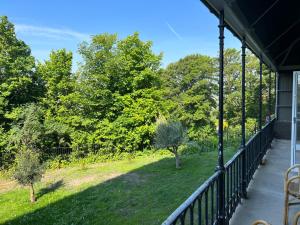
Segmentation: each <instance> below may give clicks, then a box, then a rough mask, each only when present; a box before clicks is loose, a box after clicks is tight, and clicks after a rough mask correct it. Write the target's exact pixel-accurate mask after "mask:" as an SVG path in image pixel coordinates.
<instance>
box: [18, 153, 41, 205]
mask: <svg viewBox="0 0 300 225" xmlns="http://www.w3.org/2000/svg"><path fill="white" fill-rule="evenodd" d="M43 171H44V169H43V166H42V165H41V163H40V160H39V154H38V153H37V152H34V151H32V150H29V149H25V150H23V151H21V152H19V153H18V154H17V155H16V167H15V172H14V178H15V179H16V180H17V181H18V183H20V184H21V185H24V186H28V187H29V190H30V201H31V202H35V200H36V199H35V193H34V188H33V184H34V183H35V182H37V181H40V180H41V178H42V174H43Z"/></svg>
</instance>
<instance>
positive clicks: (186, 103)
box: [163, 55, 217, 140]
mask: <svg viewBox="0 0 300 225" xmlns="http://www.w3.org/2000/svg"><path fill="white" fill-rule="evenodd" d="M214 62H215V60H214V59H213V58H212V57H209V56H204V55H190V56H187V57H185V58H183V59H181V60H179V61H178V62H176V63H172V64H170V65H169V66H168V67H167V68H166V70H165V71H164V73H163V81H164V86H166V96H167V98H170V99H171V105H172V107H170V109H169V112H170V114H171V118H174V119H177V120H179V121H182V122H183V123H184V124H185V126H186V127H188V128H189V129H188V134H189V137H190V138H191V139H194V140H197V139H198V140H199V139H201V138H202V137H203V136H205V135H208V134H211V129H209V127H212V125H213V114H212V113H213V112H214V108H215V107H216V99H215V94H216V91H217V86H216V76H215V72H216V69H215V65H214Z"/></svg>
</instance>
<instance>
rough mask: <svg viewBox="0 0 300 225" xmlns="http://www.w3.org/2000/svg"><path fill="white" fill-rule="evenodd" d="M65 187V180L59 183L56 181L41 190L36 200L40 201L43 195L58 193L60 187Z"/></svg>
mask: <svg viewBox="0 0 300 225" xmlns="http://www.w3.org/2000/svg"><path fill="white" fill-rule="evenodd" d="M63 185H64V182H63V180H59V181H56V182H54V183H52V184H50V185H48V186H47V187H45V188H42V189H41V190H39V192H38V193H37V195H36V198H37V199H39V198H41V197H42V196H43V195H46V194H48V193H50V192H54V191H56V190H57V189H59V188H60V187H62V186H63Z"/></svg>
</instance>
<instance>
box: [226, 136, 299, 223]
mask: <svg viewBox="0 0 300 225" xmlns="http://www.w3.org/2000/svg"><path fill="white" fill-rule="evenodd" d="M298 154H299V153H298ZM298 154H297V156H299V155H298ZM266 159H267V162H266V164H265V165H264V166H260V167H259V169H258V170H257V171H256V173H255V175H254V179H253V180H252V181H251V183H250V185H249V188H248V199H247V200H243V201H242V203H241V204H240V206H239V207H238V208H237V210H236V212H235V213H234V215H233V217H232V219H231V221H230V225H251V224H252V222H253V221H255V220H257V219H262V220H266V221H268V222H269V223H271V224H272V225H282V224H283V203H284V201H283V197H284V195H283V189H284V186H283V183H284V182H283V181H284V180H283V178H284V172H285V171H286V170H287V169H288V168H289V166H290V141H287V140H274V141H273V143H272V149H271V150H269V151H268V153H267V156H266ZM298 159H299V157H298ZM298 211H300V205H295V206H292V207H290V215H289V221H290V223H289V224H292V222H291V221H292V220H293V219H292V218H293V215H294V214H295V213H296V212H298Z"/></svg>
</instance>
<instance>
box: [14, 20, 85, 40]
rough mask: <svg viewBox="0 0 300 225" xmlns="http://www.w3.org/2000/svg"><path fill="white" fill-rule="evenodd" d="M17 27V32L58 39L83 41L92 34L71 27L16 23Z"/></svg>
mask: <svg viewBox="0 0 300 225" xmlns="http://www.w3.org/2000/svg"><path fill="white" fill-rule="evenodd" d="M15 29H16V32H17V33H19V34H23V35H29V36H39V37H45V38H49V39H56V40H68V39H76V40H80V41H82V40H88V38H89V37H90V35H88V34H85V33H80V32H77V31H74V30H70V29H59V28H51V27H42V26H32V25H26V24H16V25H15Z"/></svg>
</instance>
